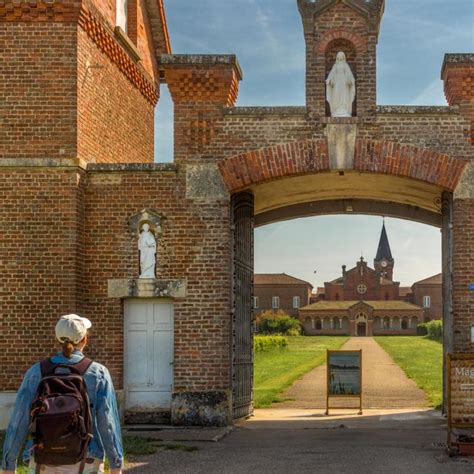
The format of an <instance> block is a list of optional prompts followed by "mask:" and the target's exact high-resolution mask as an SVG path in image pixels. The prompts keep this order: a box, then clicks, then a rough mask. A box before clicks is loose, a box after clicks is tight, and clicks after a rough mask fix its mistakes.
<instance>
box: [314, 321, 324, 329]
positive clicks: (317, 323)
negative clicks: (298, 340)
mask: <svg viewBox="0 0 474 474" xmlns="http://www.w3.org/2000/svg"><path fill="white" fill-rule="evenodd" d="M314 327H315V329H316V330H317V331H321V329H323V322H322V321H321V318H316V320H315V323H314Z"/></svg>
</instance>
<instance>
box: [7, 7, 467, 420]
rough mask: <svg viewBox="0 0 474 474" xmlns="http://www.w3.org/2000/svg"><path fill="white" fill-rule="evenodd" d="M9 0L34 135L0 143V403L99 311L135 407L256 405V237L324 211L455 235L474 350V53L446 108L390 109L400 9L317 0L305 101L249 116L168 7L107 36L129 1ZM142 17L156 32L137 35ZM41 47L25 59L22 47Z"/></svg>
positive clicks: (456, 348)
mask: <svg viewBox="0 0 474 474" xmlns="http://www.w3.org/2000/svg"><path fill="white" fill-rule="evenodd" d="M7 3H8V4H11V8H10V9H8V8H7V9H6V10H5V12H6V13H5V12H4V13H2V11H3V10H2V9H0V25H1V27H2V29H5V31H6V32H7V34H6V36H5V38H6V41H7V46H6V48H5V51H7V57H6V58H3V61H2V65H1V66H0V68H7V69H6V71H7V73H9V74H10V76H11V78H12V81H15V80H16V79H15V78H18V77H21V78H22V79H21V84H20V82H19V83H18V87H11V88H10V89H9V90H10V92H9V94H8V95H7V96H5V97H2V96H1V94H2V92H1V91H0V101H2V100H3V99H5V101H6V102H5V103H7V104H8V105H9V107H7V108H6V115H5V116H4V121H3V124H7V126H8V124H15V123H20V124H23V125H24V127H25V130H30V131H31V133H13V132H8V133H7V135H6V136H7V143H6V144H5V146H4V147H3V148H0V155H1V156H0V158H1V159H0V196H1V198H2V200H3V201H2V202H5V203H7V205H4V206H2V207H1V209H0V231H1V232H2V236H1V238H2V240H1V242H2V245H1V246H0V266H1V268H2V272H1V274H0V298H1V299H0V303H1V304H2V317H1V319H0V327H1V331H2V336H3V337H4V341H8V342H7V343H6V344H4V346H3V350H2V355H1V356H0V357H1V358H2V360H3V362H4V363H2V364H1V369H0V406H9V404H10V403H11V400H12V397H13V396H14V390H16V389H17V387H18V383H19V381H20V378H21V374H22V373H23V372H24V370H25V369H26V368H27V367H28V365H29V364H30V363H32V362H33V361H34V360H35V359H36V358H37V357H40V356H43V355H44V353H45V352H47V351H49V350H50V348H51V347H50V340H49V334H50V333H51V329H52V327H53V325H54V322H55V321H56V319H57V316H58V313H70V312H80V313H84V314H85V315H87V317H89V318H90V319H92V320H93V322H94V328H97V330H96V331H95V332H93V333H92V335H91V351H92V354H91V355H92V356H93V357H95V358H97V359H98V360H99V361H100V362H104V363H106V364H107V365H108V367H109V368H110V370H111V372H112V375H113V378H114V381H115V384H116V387H117V388H118V389H119V393H120V399H121V406H122V408H123V412H124V416H125V419H126V420H130V421H140V422H147V421H152V422H153V421H157V420H160V419H163V417H165V418H169V417H171V420H172V422H173V423H176V424H200V425H203V424H204V425H222V424H226V423H231V422H232V420H233V419H235V418H239V417H242V416H246V415H247V414H249V413H250V412H251V411H252V361H253V354H252V333H251V322H252V312H251V296H252V278H253V228H254V226H255V225H263V224H265V223H269V222H276V221H279V220H285V219H291V218H296V217H301V216H307V215H317V214H328V213H361V214H380V215H391V216H395V217H401V218H406V219H412V220H415V221H419V222H424V223H428V224H431V225H434V226H438V227H440V228H441V229H442V236H443V278H444V284H443V294H444V325H445V333H444V338H445V340H444V349H445V352H454V353H461V352H467V353H470V352H473V345H472V342H471V338H470V330H471V325H474V292H473V291H470V290H469V287H470V284H472V283H474V265H472V256H471V254H472V251H473V250H474V245H473V244H474V161H473V160H474V154H473V147H472V145H473V141H472V139H473V134H472V124H473V121H474V113H473V110H474V99H473V90H472V84H473V82H472V76H473V73H474V57H473V55H469V54H448V55H446V57H445V61H444V64H443V67H442V79H443V80H444V85H445V92H446V96H447V98H448V102H449V107H403V106H383V107H380V106H377V105H376V103H377V102H376V64H377V61H376V44H377V40H378V34H379V25H380V20H381V17H382V14H383V7H384V1H383V0H365V1H361V0H311V1H310V0H298V2H297V4H298V7H299V10H300V13H301V18H302V22H303V32H304V37H305V41H306V106H305V107H235V103H236V99H237V94H238V85H239V81H240V80H241V79H242V71H241V70H240V67H239V65H238V63H237V60H236V58H235V56H222V55H215V56H214V55H203V56H196V55H172V54H170V53H171V50H170V44H169V39H168V35H167V30H166V23H165V20H164V18H165V16H164V11H163V5H162V2H160V1H147V2H145V3H144V5H143V6H142V7H143V9H142V10H143V11H145V10H146V15H144V16H143V17H142V16H140V17H138V19H137V17H136V16H134V17H133V18H134V21H135V20H136V21H137V22H138V23H137V24H132V23H130V25H129V30H128V35H127V34H125V33H124V32H123V31H121V30H120V28H118V29H115V32H114V31H113V30H112V29H111V28H110V22H112V23H113V22H114V20H113V18H114V12H113V11H112V10H111V11H108V10H107V8H105V7H104V8H105V10H104V8H102V7H101V8H100V9H93V8H89V6H88V4H85V3H84V4H82V2H75V3H74V4H73V3H70V4H69V3H67V2H64V3H65V4H67V5H66V6H64V8H61V9H60V10H58V9H55V8H54V7H53V6H51V7H48V8H49V10H48V12H49V13H48V15H39V16H38V12H37V11H36V9H34V10H32V11H27V10H25V9H24V8H21V9H19V7H17V6H16V3H15V2H7ZM92 3H94V2H92ZM132 3H133V2H132ZM145 6H146V8H145ZM130 8H133V5H132V6H131V7H130ZM10 11H12V12H13V13H12V14H9V13H8V12H10ZM32 17H34V18H35V21H34V22H33V23H31V24H30V25H29V27H28V28H27V29H25V28H23V26H22V24H23V23H24V22H30V21H31V18H32ZM341 18H342V19H344V21H341ZM140 22H143V24H141V23H140ZM147 28H148V29H147ZM58 30H61V32H62V33H61V35H58V34H57V31H58ZM144 30H146V31H149V36H150V37H149V38H148V37H147V38H146V39H144V38H141V41H138V40H137V38H138V36H139V34H140V33H139V32H140V31H144ZM42 41H43V42H44V45H42V43H41V42H42ZM40 43H41V44H40ZM43 46H44V47H43ZM29 49H32V50H33V49H34V54H35V57H36V56H38V54H39V55H40V56H41V57H40V58H39V59H38V63H35V64H34V65H33V66H31V68H32V69H31V70H26V69H27V68H28V66H27V65H26V64H24V63H22V62H21V61H18V57H21V55H24V54H25V51H28V50H29ZM38 51H40V53H38ZM339 52H344V55H345V58H346V60H347V61H346V62H347V67H348V68H350V71H351V74H352V76H353V78H354V81H355V83H353V84H352V85H350V86H348V87H355V89H354V90H351V93H350V94H346V96H347V97H349V98H350V99H352V96H353V100H352V102H350V103H351V104H352V112H351V113H349V112H350V111H348V110H347V111H346V112H348V114H349V115H351V116H347V117H331V116H330V115H331V111H330V108H329V107H328V105H327V102H326V96H327V92H326V87H328V86H329V85H328V84H327V82H326V79H327V77H328V74H329V72H330V71H331V70H332V68H333V66H334V63H335V61H336V56H337V54H338V53H339ZM71 65H72V66H71ZM344 67H346V66H344ZM25 68H26V69H25ZM19 69H21V70H22V74H21V75H20V74H16V73H17V71H18V70H19ZM43 70H47V71H48V74H45V75H42V74H41V71H43ZM408 73H409V71H407V74H408ZM28 77H31V81H30V82H28V80H27V78H28ZM57 78H66V79H64V80H61V81H59V80H58V79H57ZM18 81H20V79H18ZM38 81H41V85H42V87H41V94H38V90H39V89H38V86H37V82H38ZM158 81H164V82H166V83H167V85H168V87H169V90H170V92H171V96H172V98H173V102H174V107H175V118H174V121H175V124H174V125H175V163H174V164H170V165H160V164H154V163H153V154H152V148H153V147H152V145H153V135H152V129H153V108H154V106H155V104H156V101H157V99H158V92H159V91H158V88H157V83H158ZM340 84H342V87H344V81H342V82H340ZM13 85H14V84H13ZM331 87H332V86H331ZM24 88H26V89H27V90H26V92H25V90H24ZM352 92H354V94H352ZM333 93H336V92H333ZM24 97H30V98H31V103H29V107H27V108H25V106H24ZM58 97H59V98H61V100H62V101H61V102H60V103H59V104H58V106H57V107H56V108H55V114H56V115H54V120H53V119H52V118H51V115H48V110H49V111H50V114H51V108H50V106H51V104H54V103H56V102H55V101H58V100H59V99H58ZM66 98H67V99H66ZM346 102H347V101H346ZM349 105H350V104H349ZM347 107H348V106H347ZM347 107H346V108H347ZM112 112H113V113H112ZM2 126H5V125H2ZM9 130H10V129H9ZM12 130H13V128H12ZM145 224H147V226H145ZM144 230H146V232H152V233H153V236H154V241H155V242H156V275H155V276H156V277H155V278H139V271H140V269H139V266H140V262H139V258H138V247H137V245H138V241H139V238H140V233H141V232H143V231H144ZM151 241H153V239H151ZM154 256H155V253H153V258H155V257H154ZM360 325H361V326H360V334H361V335H362V334H363V331H364V326H363V325H364V321H363V320H362V319H361V320H360ZM25 340H27V341H28V344H29V346H30V347H31V349H28V350H25V346H24V345H25ZM12 361H15V364H12ZM0 408H1V407H0ZM0 412H1V409H0ZM4 423H5V420H3V419H1V417H0V425H2V424H4ZM1 427H2V426H0V428H1Z"/></svg>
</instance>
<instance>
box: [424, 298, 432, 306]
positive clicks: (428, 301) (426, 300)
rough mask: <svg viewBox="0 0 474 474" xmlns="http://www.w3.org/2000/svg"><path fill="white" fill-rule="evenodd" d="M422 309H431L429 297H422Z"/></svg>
mask: <svg viewBox="0 0 474 474" xmlns="http://www.w3.org/2000/svg"><path fill="white" fill-rule="evenodd" d="M423 308H431V296H423Z"/></svg>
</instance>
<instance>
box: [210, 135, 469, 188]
mask: <svg viewBox="0 0 474 474" xmlns="http://www.w3.org/2000/svg"><path fill="white" fill-rule="evenodd" d="M465 166H466V163H465V162H463V161H461V160H456V159H453V158H450V157H449V156H447V155H443V154H441V153H436V152H434V151H433V150H429V149H423V148H418V147H414V146H411V145H401V144H398V143H394V142H389V141H376V140H366V139H357V141H356V153H355V159H354V169H355V170H357V171H361V172H370V173H383V174H391V175H394V176H402V177H407V178H413V179H418V180H422V181H425V182H428V183H432V184H435V185H437V186H439V187H441V188H444V189H446V190H449V191H453V190H454V189H455V187H456V185H457V183H458V181H459V179H460V178H461V175H462V173H463V171H464V168H465ZM219 169H220V171H221V173H222V176H223V178H224V181H225V183H226V185H227V187H228V189H229V191H231V192H235V191H237V190H241V189H244V188H246V187H250V186H252V185H254V184H259V183H262V182H265V181H269V180H272V179H277V178H283V177H290V176H297V175H300V174H306V173H315V172H320V171H328V170H329V159H328V149H327V141H326V140H317V141H302V142H293V143H288V144H284V145H276V146H273V147H269V148H265V149H261V150H256V151H254V152H249V153H246V154H241V155H238V156H235V157H232V158H227V159H226V160H224V161H221V162H220V163H219Z"/></svg>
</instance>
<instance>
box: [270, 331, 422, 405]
mask: <svg viewBox="0 0 474 474" xmlns="http://www.w3.org/2000/svg"><path fill="white" fill-rule="evenodd" d="M342 349H343V350H358V349H362V393H363V407H364V408H389V409H392V408H422V407H428V406H429V402H428V400H427V398H426V396H425V394H424V392H423V391H422V390H420V389H419V388H418V387H417V386H416V384H415V382H413V380H411V379H409V378H408V377H407V376H406V375H405V372H403V370H402V369H401V368H400V367H399V366H398V365H397V364H396V363H395V362H394V361H393V359H392V358H391V357H390V356H389V355H388V354H387V353H386V352H385V351H384V350H383V349H382V348H381V347H380V346H379V345H378V344H377V343H376V342H375V340H374V339H373V338H372V337H352V338H351V339H349V340H348V341H347V342H346V344H344V346H343V347H342ZM283 396H284V398H286V399H288V400H287V401H285V402H283V403H278V404H275V405H273V408H280V407H281V408H324V407H326V365H325V364H324V365H322V366H320V367H317V368H316V369H314V370H312V371H311V372H308V373H307V374H306V375H304V376H303V377H302V378H301V379H300V380H298V381H296V382H295V383H294V384H293V385H292V386H291V387H290V388H289V389H288V390H286V392H285V393H284V394H283ZM351 403H353V401H352V402H351ZM334 404H335V405H336V406H341V407H344V406H348V405H347V401H341V402H339V401H337V402H335V403H334V402H333V401H331V405H334Z"/></svg>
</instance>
